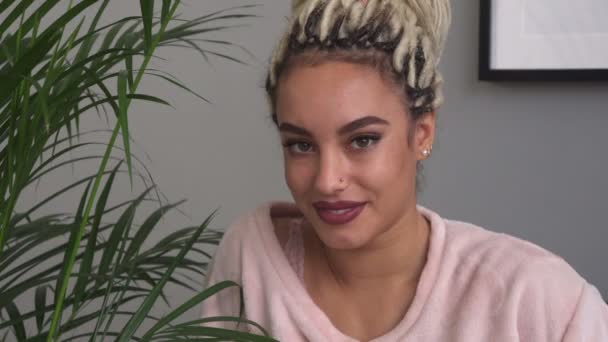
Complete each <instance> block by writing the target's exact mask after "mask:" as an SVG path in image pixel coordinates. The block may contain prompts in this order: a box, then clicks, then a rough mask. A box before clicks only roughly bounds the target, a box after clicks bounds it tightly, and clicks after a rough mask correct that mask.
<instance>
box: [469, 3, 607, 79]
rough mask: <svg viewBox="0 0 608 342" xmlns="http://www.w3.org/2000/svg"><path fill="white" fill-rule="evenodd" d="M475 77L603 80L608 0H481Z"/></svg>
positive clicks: (604, 73)
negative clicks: (477, 71)
mask: <svg viewBox="0 0 608 342" xmlns="http://www.w3.org/2000/svg"><path fill="white" fill-rule="evenodd" d="M479 79H480V80H486V81H608V0H480V27H479Z"/></svg>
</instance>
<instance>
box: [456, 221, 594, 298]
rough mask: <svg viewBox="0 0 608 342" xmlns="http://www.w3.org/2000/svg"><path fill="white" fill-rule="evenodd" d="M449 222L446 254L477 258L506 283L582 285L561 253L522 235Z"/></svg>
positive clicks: (463, 257) (459, 222) (458, 222)
mask: <svg viewBox="0 0 608 342" xmlns="http://www.w3.org/2000/svg"><path fill="white" fill-rule="evenodd" d="M444 221H445V224H446V253H449V254H452V255H457V256H459V257H460V258H462V259H464V260H471V261H475V262H476V264H478V265H481V266H483V267H484V268H486V269H488V270H493V272H494V273H496V274H497V276H498V277H499V278H500V279H501V281H502V282H506V283H511V282H515V281H523V280H525V281H534V280H537V281H538V280H542V281H546V280H549V279H554V280H559V281H560V284H561V286H565V285H566V283H570V284H572V285H574V286H575V287H579V289H580V286H581V284H582V282H583V279H582V277H581V276H580V275H579V274H578V273H577V272H576V271H575V270H574V268H572V266H571V265H570V264H569V263H568V262H566V261H565V260H564V259H563V258H562V257H560V256H558V255H557V254H555V253H553V252H551V251H549V250H547V249H545V248H543V247H541V246H539V245H537V244H535V243H533V242H530V241H527V240H524V239H522V238H519V237H516V236H513V235H509V234H505V233H500V232H495V231H492V230H489V229H487V228H484V227H481V226H478V225H475V224H472V223H468V222H463V221H456V220H444Z"/></svg>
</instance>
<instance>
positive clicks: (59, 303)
mask: <svg viewBox="0 0 608 342" xmlns="http://www.w3.org/2000/svg"><path fill="white" fill-rule="evenodd" d="M179 4H180V1H179V0H177V1H175V3H174V4H173V7H172V8H171V10H170V11H169V13H168V15H167V17H166V18H162V19H161V20H162V23H161V27H160V29H159V32H158V33H157V35H156V37H155V39H154V42H153V43H152V46H151V48H150V51H149V52H148V53H147V54H146V56H145V58H144V61H143V63H142V66H141V68H139V71H138V73H137V77H136V78H135V81H134V82H133V87H131V89H130V92H131V94H133V93H134V92H135V90H136V89H137V87H138V86H139V83H140V81H141V79H142V77H143V75H144V73H145V70H146V69H147V67H148V63H149V62H150V60H151V58H152V55H153V52H154V50H155V49H156V47H157V46H158V43H159V42H160V39H161V37H162V35H163V33H164V32H165V29H166V27H167V25H168V24H169V21H170V18H172V17H173V15H174V14H175V11H176V10H177V7H178V6H179ZM130 103H131V99H128V100H127V109H128V107H129V104H130ZM119 131H120V122H117V123H116V126H115V127H114V130H113V131H112V137H111V138H110V141H109V142H108V146H107V148H106V151H105V153H104V157H103V159H102V161H101V165H100V166H99V170H98V172H97V177H96V178H95V182H94V184H93V188H92V190H91V194H90V195H89V199H88V200H87V205H86V208H85V211H84V213H83V216H82V221H81V223H80V227H79V230H78V232H77V234H76V242H75V244H74V245H75V246H79V245H80V241H81V239H82V235H83V233H84V230H85V227H86V225H87V222H88V220H89V215H90V213H91V209H92V208H93V203H94V201H95V197H96V195H97V190H98V189H99V186H100V184H101V178H102V176H103V174H104V172H105V169H106V166H107V163H108V160H109V158H110V154H111V153H112V149H113V146H114V144H115V143H116V138H117V136H118V132H119ZM127 157H128V156H127ZM77 250H78V248H77V247H76V248H74V249H73V250H72V251H71V253H70V257H69V259H68V261H67V264H66V266H65V269H64V270H65V272H64V276H63V279H62V281H61V287H60V290H59V293H58V296H57V298H56V303H55V311H54V312H53V321H52V323H51V327H50V329H49V332H48V335H47V339H46V340H47V342H51V341H53V340H54V339H55V334H57V333H58V331H57V330H58V325H59V324H60V321H61V313H62V309H63V301H64V299H65V294H66V291H67V286H68V281H69V275H70V274H71V272H72V268H73V267H74V261H75V259H76V254H77ZM57 337H58V336H57Z"/></svg>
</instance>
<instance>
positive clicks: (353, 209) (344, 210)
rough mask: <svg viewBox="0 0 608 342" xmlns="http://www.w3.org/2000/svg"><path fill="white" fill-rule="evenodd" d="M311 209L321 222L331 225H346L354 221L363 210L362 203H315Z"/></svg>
mask: <svg viewBox="0 0 608 342" xmlns="http://www.w3.org/2000/svg"><path fill="white" fill-rule="evenodd" d="M313 207H314V208H315V210H316V211H317V215H319V218H321V220H323V222H325V223H327V224H331V225H340V224H346V223H348V222H350V221H352V220H354V219H355V218H356V217H357V216H359V214H360V213H361V211H362V210H363V208H364V207H365V203H364V202H352V201H341V202H315V203H313Z"/></svg>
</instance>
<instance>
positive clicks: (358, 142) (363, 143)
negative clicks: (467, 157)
mask: <svg viewBox="0 0 608 342" xmlns="http://www.w3.org/2000/svg"><path fill="white" fill-rule="evenodd" d="M378 140H380V137H376V136H367V135H366V136H361V137H357V138H355V139H353V140H352V141H351V143H350V147H351V148H353V149H355V150H362V149H366V148H370V147H371V146H373V145H374V144H375V143H376V142H378Z"/></svg>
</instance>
